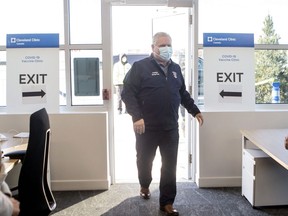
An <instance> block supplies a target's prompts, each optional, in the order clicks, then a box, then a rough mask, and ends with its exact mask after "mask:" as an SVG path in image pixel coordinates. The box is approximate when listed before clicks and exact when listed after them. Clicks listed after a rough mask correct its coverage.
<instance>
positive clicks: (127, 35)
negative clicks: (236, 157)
mask: <svg viewBox="0 0 288 216" xmlns="http://www.w3.org/2000/svg"><path fill="white" fill-rule="evenodd" d="M131 17H133V19H131ZM189 28H190V25H189V9H188V8H169V7H167V6H113V7H112V32H113V35H112V36H113V62H114V64H115V65H116V63H117V62H118V61H119V56H121V55H123V53H124V54H126V56H127V60H128V62H129V64H130V65H133V63H134V62H135V61H137V60H139V59H142V58H144V57H146V56H149V55H150V54H151V51H152V49H151V44H152V36H153V34H154V33H156V32H157V31H165V32H167V33H169V34H170V35H171V37H172V45H173V52H174V54H173V57H172V59H173V61H175V62H176V63H178V64H179V65H180V66H181V68H182V72H183V74H184V76H185V79H186V81H187V83H188V80H189V79H190V77H191V76H190V75H189V73H190V71H191V69H190V68H191V63H190V59H188V57H187V56H191V54H190V52H191V51H190V50H189V47H190V45H189V43H190V42H189V38H190V37H189V35H190V33H189V31H190V30H189ZM120 58H121V57H120ZM113 73H114V72H113ZM115 84H116V83H114V86H115V88H114V95H113V96H114V97H113V98H114V154H115V159H114V161H115V169H114V170H115V181H116V183H118V182H138V178H137V168H136V150H135V137H134V132H133V127H132V120H131V116H130V115H128V114H126V113H125V105H124V104H123V103H122V112H119V100H118V97H117V86H116V85H115ZM188 86H189V85H188V84H187V88H188ZM189 116H190V115H187V113H186V112H185V110H184V109H183V108H181V109H179V133H180V142H179V153H178V168H177V170H178V173H177V178H178V180H181V179H185V180H187V179H190V175H189V173H190V172H189V166H190V165H189V154H190V153H189V149H191V148H190V147H189V146H188V138H189V134H188V132H189V131H191V130H190V128H189V127H190V126H189V121H190V120H189V119H190V118H189ZM160 167H161V160H160V154H159V151H158V152H157V154H156V157H155V160H154V164H153V171H152V172H153V173H152V175H153V181H154V182H155V181H158V180H159V178H160Z"/></svg>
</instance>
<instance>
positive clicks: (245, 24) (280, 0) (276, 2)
mask: <svg viewBox="0 0 288 216" xmlns="http://www.w3.org/2000/svg"><path fill="white" fill-rule="evenodd" d="M287 8H288V1H287V0H273V1H272V0H253V1H251V0H241V1H231V0H218V1H211V0H200V1H199V34H198V35H199V43H200V44H202V43H203V33H208V32H223V33H254V35H255V43H263V42H264V43H265V41H258V38H259V37H260V35H261V34H262V29H263V22H264V20H265V18H266V17H267V16H268V15H270V16H271V17H272V19H273V23H274V29H275V33H276V34H277V35H278V36H279V38H280V39H279V43H280V44H288V28H287V21H288V13H287Z"/></svg>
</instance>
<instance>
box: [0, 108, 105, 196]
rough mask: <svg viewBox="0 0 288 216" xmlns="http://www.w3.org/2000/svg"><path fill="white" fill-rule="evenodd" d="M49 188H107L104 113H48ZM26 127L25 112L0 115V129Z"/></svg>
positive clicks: (27, 126)
mask: <svg viewBox="0 0 288 216" xmlns="http://www.w3.org/2000/svg"><path fill="white" fill-rule="evenodd" d="M49 118H50V126H51V132H52V138H51V146H50V174H51V186H52V190H54V191H55V190H100V189H101V190H102V189H109V186H110V175H109V156H108V155H109V149H108V146H109V144H108V143H109V142H108V130H107V128H108V125H107V113H85V114H75V113H69V114H68V113H67V114H49ZM11 130H15V131H18V132H21V131H29V115H25V114H19V115H0V131H1V132H9V131H11Z"/></svg>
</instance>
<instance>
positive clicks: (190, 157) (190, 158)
mask: <svg viewBox="0 0 288 216" xmlns="http://www.w3.org/2000/svg"><path fill="white" fill-rule="evenodd" d="M189 163H190V164H192V154H189Z"/></svg>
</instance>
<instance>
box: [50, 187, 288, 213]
mask: <svg viewBox="0 0 288 216" xmlns="http://www.w3.org/2000/svg"><path fill="white" fill-rule="evenodd" d="M150 189H151V193H152V197H151V199H150V200H143V199H141V198H140V197H139V195H138V192H139V186H138V184H136V183H134V184H132V183H131V184H129V183H125V184H124V183H123V184H115V185H112V186H111V188H110V190H108V191H70V192H69V191H68V192H67V191H66V192H54V196H55V199H56V202H57V208H56V210H55V211H54V212H52V213H51V215H53V216H100V215H103V216H164V215H165V214H164V213H163V212H161V211H160V210H159V206H158V198H159V190H158V184H157V183H153V184H152V185H151V188H150ZM174 206H175V207H176V208H177V209H178V211H179V213H180V215H181V216H268V215H275V216H285V215H286V216H287V215H288V206H281V207H266V208H259V209H254V208H252V206H251V205H250V203H249V202H248V201H247V200H246V199H245V198H244V197H242V195H241V188H238V187H237V188H206V189H205V188H202V189H201V188H198V187H197V185H195V184H194V183H191V182H178V193H177V197H176V200H175V203H174Z"/></svg>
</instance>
